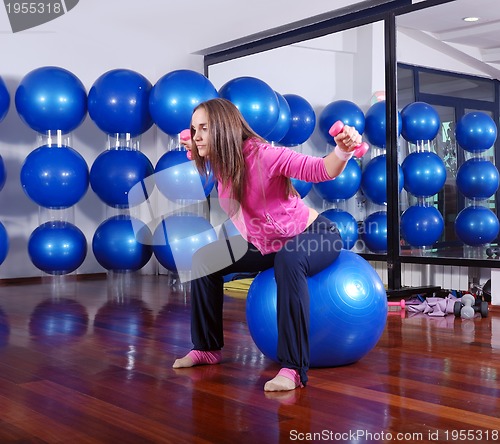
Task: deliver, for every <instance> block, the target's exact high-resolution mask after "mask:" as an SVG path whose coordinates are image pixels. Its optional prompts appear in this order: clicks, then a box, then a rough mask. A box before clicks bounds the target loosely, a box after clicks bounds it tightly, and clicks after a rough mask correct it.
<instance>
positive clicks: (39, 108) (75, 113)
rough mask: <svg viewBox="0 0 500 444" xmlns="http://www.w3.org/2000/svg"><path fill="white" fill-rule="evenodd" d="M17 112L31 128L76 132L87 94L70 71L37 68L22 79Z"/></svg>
mask: <svg viewBox="0 0 500 444" xmlns="http://www.w3.org/2000/svg"><path fill="white" fill-rule="evenodd" d="M15 103H16V109H17V112H18V114H19V116H20V117H21V119H22V120H23V122H24V123H25V124H26V125H28V126H29V127H30V128H31V129H33V130H35V131H37V132H39V133H46V132H48V131H58V130H59V131H61V132H62V133H63V134H66V133H69V132H71V131H73V130H74V129H76V128H77V127H78V126H80V124H81V123H82V122H83V120H84V119H85V116H86V115H87V92H86V90H85V87H84V86H83V83H82V82H81V81H80V80H79V79H78V77H76V76H75V75H74V74H73V73H71V72H70V71H68V70H66V69H63V68H58V67H56V66H47V67H42V68H37V69H34V70H33V71H31V72H30V73H28V74H27V75H25V76H24V77H23V79H22V80H21V83H20V84H19V86H18V87H17V90H16V94H15Z"/></svg>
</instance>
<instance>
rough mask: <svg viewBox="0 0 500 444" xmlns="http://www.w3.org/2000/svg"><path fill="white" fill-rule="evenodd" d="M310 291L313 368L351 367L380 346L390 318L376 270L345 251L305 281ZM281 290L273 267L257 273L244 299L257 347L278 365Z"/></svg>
mask: <svg viewBox="0 0 500 444" xmlns="http://www.w3.org/2000/svg"><path fill="white" fill-rule="evenodd" d="M307 281H308V287H309V293H310V319H311V321H310V331H309V345H310V365H311V367H336V366H341V365H347V364H352V363H354V362H357V361H359V360H360V359H361V358H363V357H364V356H365V355H366V354H368V353H369V352H370V351H371V350H372V349H373V348H374V347H375V345H376V344H377V342H378V341H379V339H380V337H381V336H382V333H383V331H384V328H385V325H386V320H387V295H386V292H385V289H384V284H383V283H382V281H381V279H380V277H379V275H378V274H377V272H376V271H375V269H374V268H373V267H372V266H371V265H370V264H369V263H368V262H367V261H366V260H365V259H363V258H362V257H361V256H359V255H357V254H355V253H352V252H350V251H346V250H342V251H341V252H340V255H339V257H338V258H337V260H336V261H335V262H334V263H333V264H332V265H330V266H329V267H327V268H326V269H324V270H323V271H320V272H319V273H317V274H315V275H314V276H311V277H309V278H308V279H307ZM276 306H277V292H276V280H275V277H274V269H273V268H270V269H268V270H266V271H263V272H261V273H259V274H258V275H257V277H256V278H255V279H254V280H253V282H252V284H251V285H250V289H249V291H248V296H247V300H246V318H247V324H248V329H249V331H250V335H251V336H252V339H253V341H254V342H255V345H256V346H257V348H258V349H259V350H260V351H261V352H262V353H263V354H264V355H265V356H267V357H268V358H270V359H272V360H273V361H277V359H278V358H277V344H278V325H277V324H278V323H277V309H276Z"/></svg>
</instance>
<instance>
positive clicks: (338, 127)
mask: <svg viewBox="0 0 500 444" xmlns="http://www.w3.org/2000/svg"><path fill="white" fill-rule="evenodd" d="M343 129H344V123H343V122H342V121H341V120H337V121H336V122H335V123H334V124H333V125H332V126H331V128H330V129H329V130H328V134H330V136H332V137H335V136H336V135H337V134H340V133H341V132H342V130H343ZM369 148H370V147H369V146H368V144H367V143H366V142H361V143H360V144H359V145H358V146H357V147H356V148H355V149H354V156H355V157H357V158H358V159H360V158H361V157H363V156H364V155H365V154H366V152H367V151H368V149H369Z"/></svg>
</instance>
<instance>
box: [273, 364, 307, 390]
mask: <svg viewBox="0 0 500 444" xmlns="http://www.w3.org/2000/svg"><path fill="white" fill-rule="evenodd" d="M278 375H279V376H283V377H285V378H287V379H290V381H292V382H293V383H294V384H295V387H303V385H302V382H300V375H299V372H298V371H297V370H294V369H292V368H285V367H283V368H282V369H281V370H280V371H279V372H278Z"/></svg>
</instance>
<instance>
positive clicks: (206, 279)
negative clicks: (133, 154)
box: [173, 98, 361, 391]
mask: <svg viewBox="0 0 500 444" xmlns="http://www.w3.org/2000/svg"><path fill="white" fill-rule="evenodd" d="M335 142H336V144H337V145H336V147H335V149H334V150H333V151H332V152H331V153H330V154H328V155H327V156H325V157H323V158H321V157H314V156H308V155H304V154H300V153H297V152H295V151H293V150H291V149H288V148H284V147H275V146H272V145H270V144H269V143H267V142H266V141H265V140H263V139H262V138H261V137H259V136H258V135H257V134H256V133H255V132H254V131H252V129H251V128H250V127H249V125H248V124H247V123H246V121H245V120H244V118H243V116H242V115H241V113H240V112H239V110H238V109H237V107H236V106H235V105H233V104H232V103H231V102H230V101H228V100H225V99H219V98H218V99H212V100H208V101H206V102H203V103H201V104H200V105H198V106H197V107H196V108H195V110H194V112H193V116H192V120H191V140H189V141H186V142H185V146H186V148H187V149H189V150H191V156H192V158H193V159H194V161H195V162H196V166H197V167H198V169H199V171H200V172H202V171H207V166H208V165H207V163H208V162H209V163H210V168H211V170H212V172H213V174H214V177H215V178H216V180H217V184H218V195H219V201H220V205H221V207H222V208H223V209H224V210H225V211H226V212H227V214H228V215H229V217H230V218H231V220H232V221H233V223H234V225H235V226H236V228H237V229H238V231H239V232H240V233H241V236H234V237H230V238H226V239H222V240H218V241H216V242H213V243H210V244H208V245H207V246H205V247H202V248H200V249H199V250H198V251H197V252H196V253H195V254H194V255H193V269H192V273H193V280H192V282H191V304H192V306H191V336H192V341H193V344H194V348H193V350H191V351H190V352H189V353H188V354H187V355H186V356H184V357H183V358H180V359H177V360H176V361H175V362H174V364H173V367H174V368H182V367H192V366H194V365H203V364H218V363H219V362H220V361H221V357H222V355H221V350H222V348H223V346H224V338H223V326H222V305H223V298H224V290H223V283H224V280H223V277H224V276H225V275H227V274H229V273H237V272H256V271H262V270H265V269H267V268H270V267H273V266H274V272H275V277H276V283H277V292H278V295H277V296H278V307H277V316H278V353H277V357H278V360H279V362H280V364H281V366H282V368H281V370H280V371H279V373H278V374H277V375H276V377H275V378H273V379H272V380H270V381H268V382H267V383H266V384H265V386H264V390H265V391H284V390H293V389H295V388H297V387H302V386H305V385H306V382H307V371H308V369H309V338H308V336H309V293H308V287H307V276H311V275H313V274H315V273H318V272H319V271H321V270H323V269H324V268H326V267H327V266H328V265H330V264H331V263H332V262H333V261H335V259H336V258H337V257H338V255H339V252H340V249H341V247H342V240H341V238H340V235H339V232H338V230H337V229H336V227H335V226H334V225H333V224H332V222H330V221H329V220H328V219H327V218H325V217H324V216H320V215H319V214H318V212H317V211H316V210H315V209H313V208H309V207H308V206H306V204H305V203H304V202H303V201H302V200H301V198H300V196H299V195H298V193H297V192H296V191H295V190H294V188H293V186H292V185H291V181H290V178H291V177H293V178H297V179H300V180H304V181H307V182H321V181H326V180H331V179H332V178H335V177H336V176H338V175H339V174H340V173H341V172H342V171H343V170H344V168H345V165H346V163H347V161H348V160H349V159H350V158H351V156H352V151H353V150H354V148H355V147H356V146H357V145H359V143H360V142H361V136H360V135H359V133H358V132H357V131H356V129H355V128H352V127H349V126H345V127H344V129H343V131H342V132H341V133H340V134H338V135H337V136H336V137H335Z"/></svg>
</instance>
